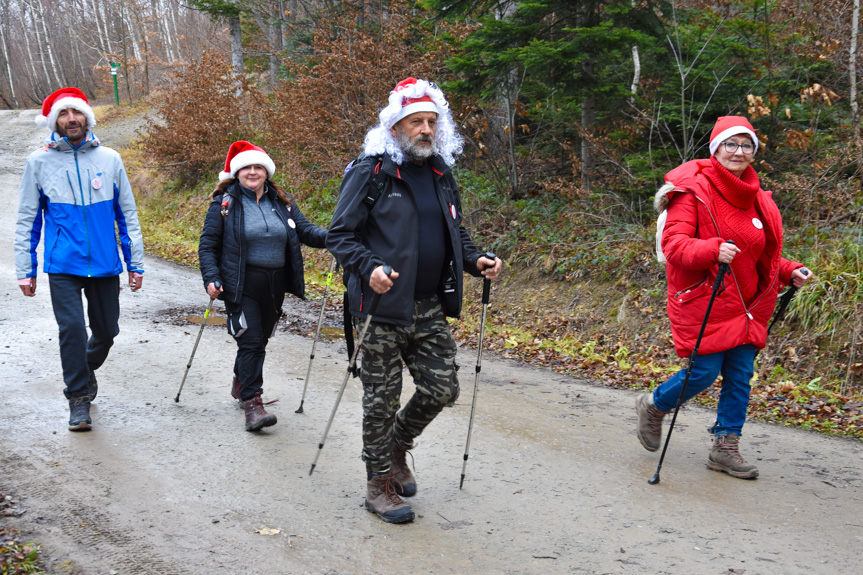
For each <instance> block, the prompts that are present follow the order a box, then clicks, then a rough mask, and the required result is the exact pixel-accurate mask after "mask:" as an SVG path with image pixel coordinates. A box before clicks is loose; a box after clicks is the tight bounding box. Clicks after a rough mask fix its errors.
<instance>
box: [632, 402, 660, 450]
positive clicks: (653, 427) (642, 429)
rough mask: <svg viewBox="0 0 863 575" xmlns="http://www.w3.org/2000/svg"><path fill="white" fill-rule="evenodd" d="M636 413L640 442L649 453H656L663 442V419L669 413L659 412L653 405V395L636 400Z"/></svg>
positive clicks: (637, 432)
mask: <svg viewBox="0 0 863 575" xmlns="http://www.w3.org/2000/svg"><path fill="white" fill-rule="evenodd" d="M635 412H636V413H637V414H638V429H636V434H637V435H638V440H639V441H640V442H641V445H643V446H644V449H646V450H647V451H656V450H657V449H659V442H660V441H662V418H664V417H665V416H666V415H667V414H668V412H667V411H659V410H658V409H657V408H656V406H655V405H653V393H645V394H643V395H639V396H638V399H636V400H635Z"/></svg>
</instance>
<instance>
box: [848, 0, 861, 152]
mask: <svg viewBox="0 0 863 575" xmlns="http://www.w3.org/2000/svg"><path fill="white" fill-rule="evenodd" d="M859 27H860V0H854V10H853V12H852V15H851V46H850V47H849V48H848V85H849V86H850V88H851V90H850V92H849V94H848V99H849V100H850V101H851V125H852V126H854V145H855V146H859V145H860V110H859V108H858V105H857V30H858V28H859Z"/></svg>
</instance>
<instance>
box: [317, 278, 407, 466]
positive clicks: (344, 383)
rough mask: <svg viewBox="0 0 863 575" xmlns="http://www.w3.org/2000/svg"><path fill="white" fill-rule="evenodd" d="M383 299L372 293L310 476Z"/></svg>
mask: <svg viewBox="0 0 863 575" xmlns="http://www.w3.org/2000/svg"><path fill="white" fill-rule="evenodd" d="M383 272H384V273H385V274H386V275H387V277H389V275H390V274H391V273H393V268H392V266H388V265H384V269H383ZM380 299H381V294H379V293H378V292H372V298H371V301H369V311H368V314H367V315H366V321H365V322H364V323H363V329H361V330H360V335H359V336H358V337H357V346H356V347H355V348H354V353H353V355H352V356H351V361H350V362H348V369H347V371H346V372H345V379H344V381H342V386H341V387H340V388H339V394H338V395H337V396H336V404H335V405H334V406H333V412H332V413H330V420H329V421H328V422H327V427H326V429H324V434H323V435H322V436H321V441H320V443H318V452H317V453H316V454H315V460H314V461H313V462H312V468H311V469H309V475H311V474H312V473H314V472H315V466H316V465H317V464H318V457H320V456H321V450H323V448H324V442H325V441H326V440H327V435H328V434H329V433H330V426H331V425H332V424H333V419H334V418H335V417H336V410H338V408H339V403H340V402H341V401H342V395H343V394H344V393H345V387H347V385H348V379H350V377H351V373H352V372H353V369H354V366H356V365H357V356H359V354H360V348H361V347H362V346H363V338H365V336H366V331H367V330H368V329H369V324H370V323H371V322H372V316H373V315H374V313H375V310H376V309H377V307H378V301H380Z"/></svg>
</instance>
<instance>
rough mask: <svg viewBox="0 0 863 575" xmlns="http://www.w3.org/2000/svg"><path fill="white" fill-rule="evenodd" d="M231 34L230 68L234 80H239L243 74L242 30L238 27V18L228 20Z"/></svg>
mask: <svg viewBox="0 0 863 575" xmlns="http://www.w3.org/2000/svg"><path fill="white" fill-rule="evenodd" d="M228 26H229V28H230V33H231V68H232V69H233V72H234V78H240V77H242V76H243V74H244V73H245V66H244V64H243V29H242V28H241V27H240V17H239V16H236V17H232V18H228Z"/></svg>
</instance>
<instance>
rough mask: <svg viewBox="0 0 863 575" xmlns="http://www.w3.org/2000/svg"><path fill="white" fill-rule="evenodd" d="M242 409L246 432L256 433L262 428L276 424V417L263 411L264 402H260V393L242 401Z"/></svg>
mask: <svg viewBox="0 0 863 575" xmlns="http://www.w3.org/2000/svg"><path fill="white" fill-rule="evenodd" d="M243 408H244V409H245V410H246V431H258V430H259V429H261V428H262V427H269V426H271V425H275V424H276V416H275V415H273V414H272V413H267V412H266V410H264V402H263V401H261V394H260V393H256V394H255V397H253V398H252V399H250V400H248V401H244V402H243Z"/></svg>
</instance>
